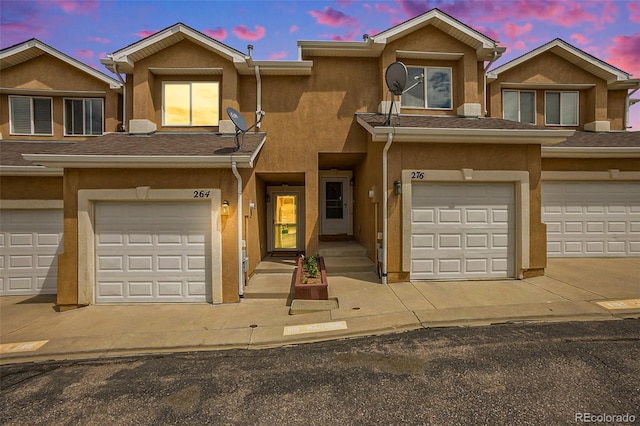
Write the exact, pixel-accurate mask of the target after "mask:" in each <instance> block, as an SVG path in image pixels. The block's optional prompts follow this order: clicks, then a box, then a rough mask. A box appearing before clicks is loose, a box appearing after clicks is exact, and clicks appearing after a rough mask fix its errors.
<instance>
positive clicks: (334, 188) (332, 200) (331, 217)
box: [320, 178, 349, 235]
mask: <svg viewBox="0 0 640 426" xmlns="http://www.w3.org/2000/svg"><path fill="white" fill-rule="evenodd" d="M346 186H347V179H346V178H331V179H329V178H327V179H323V183H322V199H323V205H321V206H320V208H321V209H322V234H324V235H328V234H346V233H347V225H348V223H349V221H348V219H349V217H348V214H347V198H346V196H345V195H346Z"/></svg>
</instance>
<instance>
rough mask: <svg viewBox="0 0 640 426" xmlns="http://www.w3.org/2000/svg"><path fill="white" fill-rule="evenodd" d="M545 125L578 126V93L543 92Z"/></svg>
mask: <svg viewBox="0 0 640 426" xmlns="http://www.w3.org/2000/svg"><path fill="white" fill-rule="evenodd" d="M544 106H545V114H544V115H545V124H547V125H550V126H577V125H578V92H545V105H544Z"/></svg>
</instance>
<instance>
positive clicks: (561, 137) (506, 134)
mask: <svg viewBox="0 0 640 426" xmlns="http://www.w3.org/2000/svg"><path fill="white" fill-rule="evenodd" d="M357 120H358V122H359V123H360V125H361V126H362V127H364V128H365V130H367V131H368V132H369V133H370V134H371V139H372V141H373V142H386V141H387V137H388V135H389V134H390V133H391V134H393V135H394V136H393V140H394V141H395V142H418V143H420V142H431V143H497V144H542V145H553V144H557V143H560V142H563V141H565V140H566V139H567V138H568V137H570V136H572V135H573V134H574V132H575V131H574V130H527V129H456V128H429V127H385V126H376V127H373V126H371V125H370V124H369V123H367V122H366V121H365V120H363V119H362V118H361V117H358V118H357Z"/></svg>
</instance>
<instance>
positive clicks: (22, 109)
mask: <svg viewBox="0 0 640 426" xmlns="http://www.w3.org/2000/svg"><path fill="white" fill-rule="evenodd" d="M9 114H10V121H11V126H10V133H11V134H12V135H53V100H52V99H51V98H36V97H29V96H9Z"/></svg>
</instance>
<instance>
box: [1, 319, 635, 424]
mask: <svg viewBox="0 0 640 426" xmlns="http://www.w3.org/2000/svg"><path fill="white" fill-rule="evenodd" d="M639 377H640V320H615V321H602V322H570V323H545V324H502V325H494V326H486V327H469V328H439V329H423V330H417V331H412V332H406V333H401V334H394V335H385V336H379V337H373V338H359V339H350V340H341V341H331V342H324V343H314V344H305V345H299V346H290V347H282V348H275V349H263V350H229V351H216V352H198V353H183V354H158V355H154V356H138V357H120V358H102V359H94V360H82V361H66V362H41V363H28V364H13V365H5V366H2V367H0V378H1V384H2V389H1V391H0V395H1V403H2V411H1V412H0V424H3V425H27V424H29V425H34V424H49V425H50V424H56V425H64V424H83V425H84V424H112V425H118V424H122V425H129V424H136V425H147V424H149V425H151V424H154V425H157V424H242V425H244V424H247V425H249V424H250V425H255V424H258V425H274V424H278V425H295V424H305V425H329V424H331V425H333V424H362V425H365V424H385V425H393V424H434V425H451V424H461V425H462V424H464V425H466V424H491V425H494V424H519V425H542V424H544V425H549V424H576V423H577V424H579V423H581V422H583V421H584V420H590V424H594V422H593V421H594V420H596V421H597V420H602V422H596V423H597V424H602V423H607V422H609V423H616V424H625V423H630V422H632V421H633V422H635V423H636V424H638V423H640V412H639V411H638V410H639V407H640V381H639V380H638V378H639ZM625 416H626V417H625Z"/></svg>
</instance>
